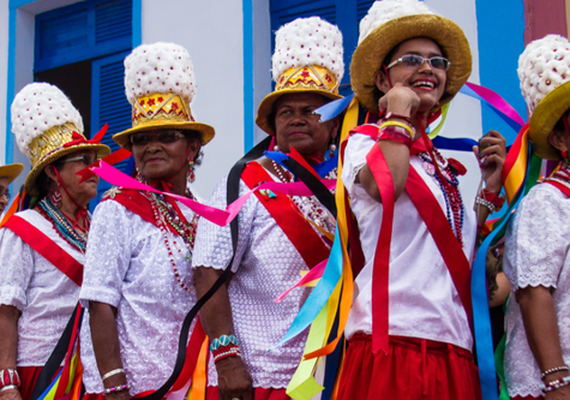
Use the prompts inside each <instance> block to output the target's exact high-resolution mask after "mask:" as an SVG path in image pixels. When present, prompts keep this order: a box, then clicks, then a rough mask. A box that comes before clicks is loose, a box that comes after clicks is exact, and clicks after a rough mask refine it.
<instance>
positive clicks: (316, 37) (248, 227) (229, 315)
mask: <svg viewBox="0 0 570 400" xmlns="http://www.w3.org/2000/svg"><path fill="white" fill-rule="evenodd" d="M343 72H344V64H343V50H342V34H341V33H340V31H339V30H338V28H337V27H336V26H334V25H331V24H329V23H328V22H326V21H324V20H322V19H320V18H318V17H311V18H299V19H296V20H294V21H292V22H290V23H288V24H286V25H284V26H282V27H281V28H280V29H279V30H278V31H277V34H276V43H275V53H274V55H273V77H274V79H275V81H276V89H275V91H274V92H272V93H270V94H268V95H267V96H266V97H265V98H264V99H263V101H262V102H261V104H260V105H259V108H258V112H257V119H256V122H257V125H258V126H259V127H260V128H262V129H263V130H264V131H265V132H267V133H268V134H269V135H271V136H272V137H273V139H274V140H273V141H272V142H273V144H274V146H275V147H274V148H272V149H271V150H275V151H281V152H284V153H289V152H290V151H291V150H293V149H294V150H296V151H298V153H299V154H300V155H301V156H302V157H303V159H304V161H303V162H306V164H307V165H308V164H310V165H316V164H317V163H320V162H322V161H323V160H324V155H325V153H326V152H327V151H328V150H331V149H332V150H333V152H334V149H335V147H334V144H333V143H334V140H335V137H336V134H337V127H338V123H337V122H336V121H334V120H333V121H328V122H324V123H323V122H321V121H320V119H319V116H318V115H317V114H315V113H314V112H313V111H314V110H315V109H317V108H319V107H320V106H322V105H324V104H325V103H327V102H329V101H330V100H331V99H338V98H340V96H339V95H338V85H339V83H340V81H341V79H342V75H343ZM265 145H266V146H267V144H265ZM331 146H332V147H331ZM270 147H272V146H270ZM309 168H310V167H309ZM230 176H232V174H230ZM238 176H240V177H241V179H240V180H239V182H236V184H237V185H239V192H240V194H244V193H246V192H247V191H249V190H250V189H252V188H255V187H256V186H257V185H258V184H259V183H261V182H263V181H277V182H284V183H288V182H292V181H293V179H294V177H293V176H292V175H291V174H290V173H289V172H288V171H287V170H286V169H285V168H283V167H282V166H281V165H279V164H278V163H277V162H274V161H272V160H270V159H269V158H265V157H262V158H260V159H259V160H256V161H251V162H249V163H247V165H246V166H245V168H244V170H243V172H242V173H241V175H238ZM328 177H329V178H336V168H335V169H333V170H332V171H331V172H330V173H329V174H328ZM227 180H228V178H224V179H222V180H221V182H220V183H219V184H218V186H217V187H216V189H215V190H214V193H213V194H212V196H211V198H210V202H211V204H212V205H214V206H216V207H221V208H223V207H225V206H226V204H227V203H226V201H227V200H226V198H227V193H228V189H227ZM231 183H232V182H230V184H231ZM199 225H200V226H199V228H198V241H197V243H196V250H195V253H194V259H193V261H192V264H193V266H194V267H195V268H196V271H195V276H196V289H197V291H198V293H199V294H200V295H202V294H203V293H205V292H206V291H207V290H208V289H209V288H210V287H211V286H212V284H213V282H214V281H216V279H217V278H218V277H219V276H220V275H221V274H222V271H223V270H224V269H225V268H228V266H229V265H230V263H231V261H232V257H233V249H232V235H231V233H230V227H219V226H217V225H214V224H212V223H209V222H208V221H206V220H204V219H202V220H201V221H200V224H199ZM238 226H239V228H238V231H239V235H238V238H237V249H236V251H235V257H234V258H233V263H232V265H231V269H232V272H233V273H234V275H233V276H232V279H231V281H230V282H229V284H226V285H223V286H222V287H221V288H220V290H219V291H218V292H217V293H216V294H215V295H214V296H213V297H212V299H211V300H210V301H209V302H208V303H207V304H206V305H205V306H204V308H203V309H202V311H201V314H200V318H201V321H202V322H203V324H204V327H205V330H206V332H207V333H208V336H209V337H210V340H211V343H212V346H211V350H212V354H213V357H212V359H213V361H212V362H210V366H209V382H208V385H209V387H208V391H207V398H208V399H209V400H217V399H221V400H234V399H241V400H251V399H252V398H255V399H271V400H280V399H288V398H289V396H288V395H287V394H286V389H285V388H286V387H287V385H288V383H289V381H290V380H291V378H292V376H293V373H294V372H295V369H296V368H297V366H298V364H299V361H300V360H301V358H302V354H303V348H304V345H305V341H306V338H307V336H306V332H305V333H303V334H301V335H299V336H298V337H295V338H293V339H292V340H290V341H288V342H286V343H285V344H283V345H282V346H280V347H279V348H277V349H273V350H272V351H270V352H268V350H269V349H271V348H272V347H273V346H275V345H277V344H278V343H279V341H280V340H281V339H282V338H283V336H284V335H285V333H286V332H287V330H288V328H289V326H290V325H291V323H292V321H293V320H294V318H295V316H296V315H297V313H298V312H299V309H300V308H301V306H302V305H303V303H304V302H305V300H306V298H307V296H308V295H309V290H308V288H297V289H295V290H294V291H293V292H291V293H290V294H289V295H288V296H287V297H286V298H285V299H284V300H283V301H281V302H280V303H276V302H275V299H276V298H277V297H278V296H279V295H280V294H282V293H283V292H284V291H285V290H287V289H289V288H291V287H292V286H293V285H294V284H295V283H296V282H297V281H298V280H299V277H300V273H301V271H307V270H308V269H309V268H312V267H314V266H315V265H317V264H318V263H319V262H321V261H322V260H324V259H325V258H326V257H328V254H329V251H330V241H329V240H328V239H326V236H327V235H329V234H330V233H333V232H334V229H335V222H334V218H332V217H331V215H330V214H329V212H328V211H327V209H326V208H324V207H323V205H322V204H321V203H320V202H319V201H318V200H317V199H316V198H315V197H314V196H304V197H299V196H291V197H289V196H287V195H284V194H281V193H273V192H271V191H260V192H256V196H251V197H250V198H249V199H248V200H247V202H246V203H245V205H244V207H243V209H242V210H241V211H240V213H239V216H238ZM323 232H327V233H326V234H323ZM329 237H330V236H329ZM220 343H221V344H222V345H221V346H220Z"/></svg>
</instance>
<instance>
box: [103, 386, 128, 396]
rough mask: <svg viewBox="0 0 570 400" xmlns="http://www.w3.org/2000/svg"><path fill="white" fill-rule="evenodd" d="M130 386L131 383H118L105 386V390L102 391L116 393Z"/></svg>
mask: <svg viewBox="0 0 570 400" xmlns="http://www.w3.org/2000/svg"><path fill="white" fill-rule="evenodd" d="M130 388H131V385H129V384H125V385H119V386H113V387H110V388H105V390H104V391H103V392H104V393H105V394H111V393H118V392H122V391H125V390H129V389H130Z"/></svg>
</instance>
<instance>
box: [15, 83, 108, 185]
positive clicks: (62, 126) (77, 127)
mask: <svg viewBox="0 0 570 400" xmlns="http://www.w3.org/2000/svg"><path fill="white" fill-rule="evenodd" d="M10 111H11V114H12V132H14V135H15V136H16V142H17V144H18V147H19V148H20V151H21V152H22V153H24V154H25V155H26V156H28V158H29V159H30V162H31V164H32V170H31V171H30V173H29V174H28V176H27V177H26V181H25V182H24V187H25V188H26V191H27V192H28V193H29V194H30V195H32V196H34V195H37V194H38V190H37V187H36V179H37V177H38V176H39V174H40V173H41V172H42V171H43V169H44V167H45V166H46V165H49V164H51V163H53V162H54V161H56V160H57V159H59V158H61V157H63V156H65V155H67V154H70V153H74V152H76V151H78V150H83V149H89V150H94V151H95V152H96V153H97V156H98V157H99V158H102V157H105V156H107V155H108V154H109V153H110V152H111V149H109V147H108V146H106V145H104V144H100V143H98V142H92V141H89V140H87V139H85V136H83V120H82V119H81V115H79V112H78V111H77V110H76V109H75V108H74V107H73V105H72V104H71V102H70V101H69V99H68V98H67V97H66V96H65V94H63V92H62V91H61V90H59V88H57V87H56V86H52V85H50V84H49V83H38V82H35V83H30V84H29V85H27V86H26V87H24V88H23V89H22V90H21V91H20V92H19V93H18V94H17V95H16V97H15V98H14V101H13V102H12V107H11V109H10Z"/></svg>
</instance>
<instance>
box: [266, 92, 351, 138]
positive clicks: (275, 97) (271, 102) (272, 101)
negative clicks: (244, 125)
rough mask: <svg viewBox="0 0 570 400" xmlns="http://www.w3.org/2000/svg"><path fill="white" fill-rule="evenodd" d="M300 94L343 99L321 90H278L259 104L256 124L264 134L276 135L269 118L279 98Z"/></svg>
mask: <svg viewBox="0 0 570 400" xmlns="http://www.w3.org/2000/svg"><path fill="white" fill-rule="evenodd" d="M298 93H315V94H320V95H321V96H324V97H326V98H327V99H331V100H337V99H340V98H342V96H341V95H339V94H335V93H331V92H328V91H326V90H320V89H282V90H276V91H275V92H271V93H269V94H268V95H267V96H265V98H264V99H263V100H262V101H261V103H259V107H258V108H257V117H255V123H256V124H257V126H259V127H260V128H261V129H263V131H264V132H266V133H268V134H269V135H271V136H274V135H275V132H274V131H273V129H272V128H271V125H272V124H271V123H270V121H269V117H270V116H271V115H272V114H273V106H274V104H275V102H276V101H277V100H279V98H281V97H282V96H284V95H286V94H298Z"/></svg>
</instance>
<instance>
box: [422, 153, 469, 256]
mask: <svg viewBox="0 0 570 400" xmlns="http://www.w3.org/2000/svg"><path fill="white" fill-rule="evenodd" d="M433 153H434V156H435V162H437V165H438V167H439V170H440V171H441V176H440V174H438V173H437V172H436V168H435V165H434V160H432V158H431V156H430V155H429V153H427V152H423V153H419V154H418V155H419V157H420V158H421V160H422V161H423V167H424V170H425V171H426V172H427V173H428V174H429V175H431V176H433V177H434V179H435V180H436V181H437V183H438V184H439V187H440V189H441V191H442V193H443V197H444V199H445V209H446V214H447V222H448V223H449V226H451V229H452V230H453V231H454V233H455V237H456V238H457V240H458V241H459V244H461V246H463V220H464V218H465V209H464V207H463V199H462V198H461V193H460V192H459V180H458V179H457V177H456V176H455V175H454V174H453V172H452V170H451V168H450V167H449V163H448V162H447V160H446V159H445V158H444V157H443V156H442V155H441V154H440V153H439V152H438V151H437V150H436V149H433ZM442 177H443V178H444V179H445V182H444V181H443V180H442Z"/></svg>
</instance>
